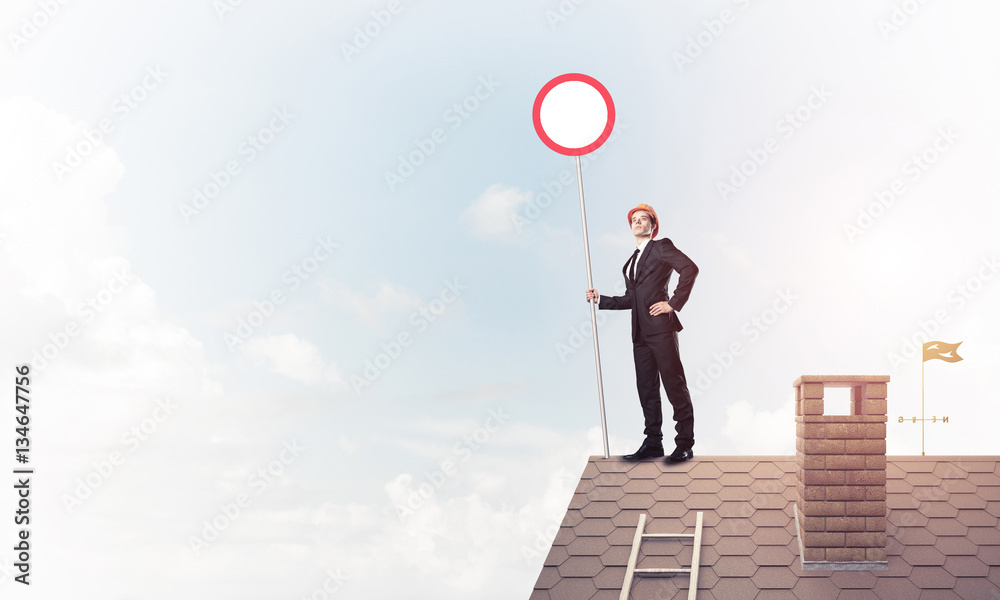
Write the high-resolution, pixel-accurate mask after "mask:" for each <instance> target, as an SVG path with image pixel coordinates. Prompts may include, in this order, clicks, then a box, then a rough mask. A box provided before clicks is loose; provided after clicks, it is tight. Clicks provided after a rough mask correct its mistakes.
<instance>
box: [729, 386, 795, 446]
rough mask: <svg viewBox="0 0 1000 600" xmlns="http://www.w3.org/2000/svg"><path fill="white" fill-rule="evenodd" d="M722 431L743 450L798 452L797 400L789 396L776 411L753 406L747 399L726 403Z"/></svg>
mask: <svg viewBox="0 0 1000 600" xmlns="http://www.w3.org/2000/svg"><path fill="white" fill-rule="evenodd" d="M726 417H727V418H726V424H725V425H724V426H723V428H722V434H723V435H725V436H726V437H728V438H729V439H730V440H732V441H733V443H734V444H735V445H736V450H737V452H739V453H740V454H777V455H782V456H787V455H789V454H795V403H794V402H793V401H792V400H791V399H789V400H788V401H787V402H785V403H784V404H782V405H781V407H780V408H778V409H776V410H773V411H766V410H754V407H753V405H752V404H750V403H749V402H747V401H746V400H739V401H737V402H734V403H733V404H730V405H729V406H727V407H726Z"/></svg>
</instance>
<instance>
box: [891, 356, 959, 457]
mask: <svg viewBox="0 0 1000 600" xmlns="http://www.w3.org/2000/svg"><path fill="white" fill-rule="evenodd" d="M961 345H962V342H959V343H957V344H948V343H946V342H924V358H923V360H922V361H921V362H920V418H919V419H918V418H916V417H911V418H910V419H906V418H904V417H899V422H900V423H903V422H905V421H911V422H913V423H916V422H917V421H920V456H924V423H926V422H927V421H930V422H931V423H937V422H938V417H937V415H933V416H931V418H930V419H928V418H926V417H925V416H924V363H926V362H927V361H929V360H931V359H933V358H937V359H940V360H943V361H945V362H952V363H953V362H958V361H960V360H962V357H961V356H959V355H958V347H959V346H961ZM941 422H942V423H947V422H948V417H946V416H945V417H941Z"/></svg>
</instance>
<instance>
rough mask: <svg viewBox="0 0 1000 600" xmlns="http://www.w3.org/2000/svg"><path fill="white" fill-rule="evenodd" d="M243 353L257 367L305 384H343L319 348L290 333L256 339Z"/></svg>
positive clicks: (246, 346)
mask: <svg viewBox="0 0 1000 600" xmlns="http://www.w3.org/2000/svg"><path fill="white" fill-rule="evenodd" d="M243 352H244V353H245V354H246V356H247V357H248V358H249V359H250V360H251V361H252V362H253V363H254V364H256V365H258V366H260V365H267V366H268V367H269V368H270V369H271V371H273V372H274V373H277V374H278V375H283V376H285V377H288V378H290V379H294V380H296V381H301V382H303V383H320V382H328V383H334V384H342V383H343V380H342V379H341V377H340V375H339V374H338V373H337V369H336V367H335V366H334V365H332V364H330V365H328V364H327V363H326V361H324V360H323V356H322V355H321V354H320V351H319V348H317V347H316V345H315V344H313V343H312V342H310V341H308V340H304V339H301V338H299V337H298V336H296V335H294V334H291V333H283V334H279V335H270V336H256V337H254V338H252V339H250V340H248V341H247V342H246V344H245V345H244V346H243Z"/></svg>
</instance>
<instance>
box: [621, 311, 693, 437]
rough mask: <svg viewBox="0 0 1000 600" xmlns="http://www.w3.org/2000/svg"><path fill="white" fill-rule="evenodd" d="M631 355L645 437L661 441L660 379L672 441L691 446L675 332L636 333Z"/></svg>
mask: <svg viewBox="0 0 1000 600" xmlns="http://www.w3.org/2000/svg"><path fill="white" fill-rule="evenodd" d="M632 351H633V355H634V357H635V384H636V388H637V389H638V391H639V403H640V404H641V405H642V414H643V416H644V417H645V418H646V429H645V430H644V433H645V434H646V439H647V440H648V441H650V442H656V443H661V444H662V443H663V429H662V428H663V411H662V408H661V402H660V382H661V381H662V383H663V389H664V390H666V392H667V399H668V400H670V404H671V406H673V409H674V415H673V416H674V421H676V426H675V429H676V431H677V435H676V436H675V437H674V442H675V443H676V445H677V446H678V447H679V448H693V447H694V405H692V404H691V394H690V393H689V392H688V387H687V379H685V377H684V366H683V365H681V355H680V348H679V346H678V344H677V332H676V331H673V332H670V333H666V334H657V335H655V336H643V335H640V336H639V340H638V341H636V342H634V343H633V345H632Z"/></svg>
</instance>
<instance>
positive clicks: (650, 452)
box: [622, 442, 663, 460]
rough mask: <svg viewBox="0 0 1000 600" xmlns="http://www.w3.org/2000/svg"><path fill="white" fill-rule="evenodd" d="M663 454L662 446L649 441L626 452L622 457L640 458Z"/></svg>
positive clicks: (655, 456) (627, 458)
mask: <svg viewBox="0 0 1000 600" xmlns="http://www.w3.org/2000/svg"><path fill="white" fill-rule="evenodd" d="M661 456H663V446H661V445H657V446H654V445H653V444H651V443H649V442H643V443H642V445H641V446H639V449H638V450H636V451H635V452H633V453H632V454H626V455H625V456H623V457H622V458H624V459H625V460H642V459H644V458H659V457H661Z"/></svg>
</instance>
